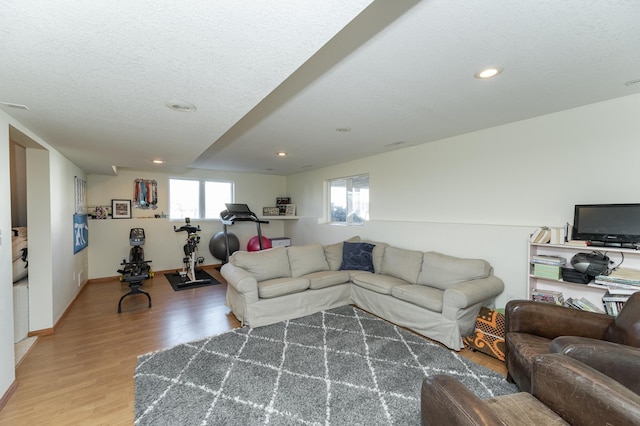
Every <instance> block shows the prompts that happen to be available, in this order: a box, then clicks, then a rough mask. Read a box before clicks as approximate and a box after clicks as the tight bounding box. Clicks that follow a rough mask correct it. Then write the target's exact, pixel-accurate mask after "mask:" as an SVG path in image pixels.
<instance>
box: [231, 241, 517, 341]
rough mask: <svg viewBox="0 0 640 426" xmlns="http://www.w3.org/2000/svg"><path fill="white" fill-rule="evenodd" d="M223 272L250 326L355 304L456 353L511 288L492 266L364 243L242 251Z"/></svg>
mask: <svg viewBox="0 0 640 426" xmlns="http://www.w3.org/2000/svg"><path fill="white" fill-rule="evenodd" d="M353 253H356V255H353ZM353 259H355V261H356V263H357V264H356V265H355V266H354V263H353V262H352V260H353ZM358 262H360V263H358ZM367 262H370V264H369V265H366V263H367ZM363 265H364V266H363ZM353 267H357V268H358V269H352V268H353ZM345 268H349V269H345ZM364 269H368V270H364ZM370 271H372V272H370ZM221 273H222V276H223V277H224V278H225V280H226V281H227V283H228V286H227V294H226V304H227V306H228V307H229V308H230V309H231V310H232V311H233V313H234V315H235V316H236V317H237V318H238V319H239V320H240V321H241V322H242V323H243V324H244V325H249V326H250V327H259V326H263V325H268V324H273V323H276V322H279V321H283V320H286V319H293V318H299V317H302V316H305V315H309V314H312V313H315V312H319V311H321V310H327V309H331V308H335V307H338V306H343V305H347V304H354V305H356V306H358V307H360V308H362V309H364V310H366V311H369V312H371V313H373V314H375V315H377V316H379V317H381V318H384V319H386V320H388V321H391V322H393V323H395V324H397V325H400V326H403V327H406V328H409V329H411V330H413V331H415V332H417V333H420V334H422V335H424V336H426V337H429V338H431V339H434V340H437V341H439V342H441V343H443V344H444V345H446V346H447V347H449V348H451V349H454V350H460V349H462V347H463V343H462V337H463V336H466V335H469V334H471V332H472V331H473V329H474V325H475V320H476V317H477V315H478V311H479V310H480V307H481V306H489V307H492V306H493V303H494V301H495V298H496V296H498V295H499V294H500V293H501V292H502V291H503V289H504V284H503V282H502V280H500V279H499V278H497V277H496V276H494V275H493V269H492V268H491V266H490V265H489V263H488V262H486V261H485V260H482V259H461V258H457V257H453V256H447V255H444V254H441V253H437V252H433V251H430V252H420V251H414V250H405V249H402V248H397V247H392V246H389V245H387V244H384V243H375V242H366V241H359V238H358V237H355V238H353V239H350V240H348V241H345V242H340V243H336V244H331V245H325V246H323V245H320V244H309V245H303V246H291V247H278V248H274V249H269V250H264V251H260V252H244V251H238V252H235V253H234V254H233V255H232V256H231V257H230V259H229V262H228V263H226V264H225V265H224V266H223V267H222V268H221Z"/></svg>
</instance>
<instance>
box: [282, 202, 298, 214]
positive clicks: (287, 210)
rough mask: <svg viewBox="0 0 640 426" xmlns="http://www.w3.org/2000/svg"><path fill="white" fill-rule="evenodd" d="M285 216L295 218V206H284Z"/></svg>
mask: <svg viewBox="0 0 640 426" xmlns="http://www.w3.org/2000/svg"><path fill="white" fill-rule="evenodd" d="M284 214H285V216H295V215H296V205H295V204H286V205H285V211H284Z"/></svg>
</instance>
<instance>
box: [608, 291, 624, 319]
mask: <svg viewBox="0 0 640 426" xmlns="http://www.w3.org/2000/svg"><path fill="white" fill-rule="evenodd" d="M627 299H629V295H628V294H611V293H610V292H606V293H605V294H604V296H602V303H603V304H604V309H605V311H606V312H607V313H608V314H609V315H613V316H614V317H615V316H617V315H618V314H619V313H620V311H621V310H622V307H623V306H624V304H625V303H626V301H627Z"/></svg>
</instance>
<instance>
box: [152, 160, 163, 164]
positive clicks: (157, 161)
mask: <svg viewBox="0 0 640 426" xmlns="http://www.w3.org/2000/svg"><path fill="white" fill-rule="evenodd" d="M151 161H152V162H153V164H164V160H151Z"/></svg>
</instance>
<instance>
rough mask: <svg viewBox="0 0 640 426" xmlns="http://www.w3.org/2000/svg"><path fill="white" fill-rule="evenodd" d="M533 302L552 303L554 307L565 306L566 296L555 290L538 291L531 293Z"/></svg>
mask: <svg viewBox="0 0 640 426" xmlns="http://www.w3.org/2000/svg"><path fill="white" fill-rule="evenodd" d="M531 300H534V301H536V302H544V303H552V304H554V305H562V304H564V296H563V294H562V292H561V291H554V290H538V289H534V290H533V291H532V292H531Z"/></svg>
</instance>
